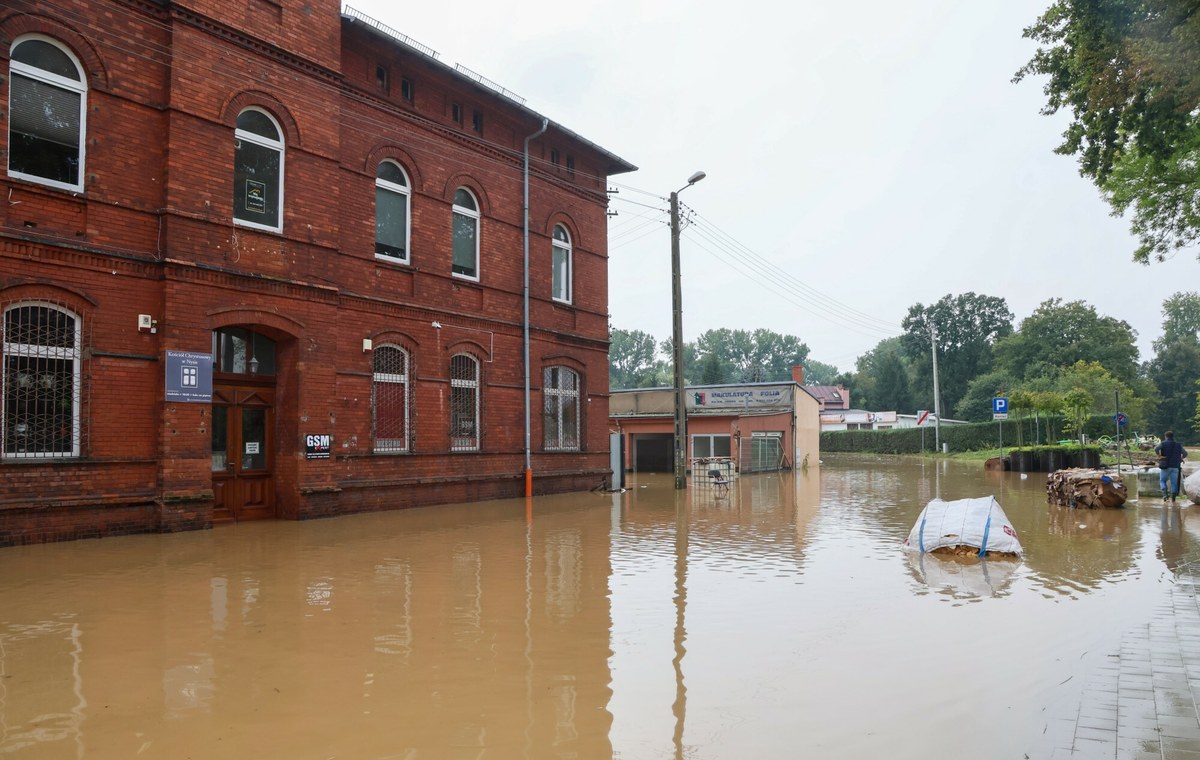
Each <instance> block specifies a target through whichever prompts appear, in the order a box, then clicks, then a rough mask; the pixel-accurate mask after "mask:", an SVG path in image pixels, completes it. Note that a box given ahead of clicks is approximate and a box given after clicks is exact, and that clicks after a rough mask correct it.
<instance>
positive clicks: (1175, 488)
mask: <svg viewBox="0 0 1200 760" xmlns="http://www.w3.org/2000/svg"><path fill="white" fill-rule="evenodd" d="M1163 439H1164V440H1163V442H1162V443H1160V444H1158V445H1157V446H1155V447H1154V453H1155V454H1158V487H1159V488H1161V489H1162V495H1163V501H1168V500H1169V501H1175V499H1176V497H1178V496H1179V469H1180V468H1181V467H1182V466H1183V460H1184V459H1187V449H1185V448H1183V446H1182V445H1180V444H1179V443H1176V441H1175V433H1174V431H1171V430H1168V431H1167V432H1165V433H1163Z"/></svg>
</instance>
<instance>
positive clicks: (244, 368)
mask: <svg viewBox="0 0 1200 760" xmlns="http://www.w3.org/2000/svg"><path fill="white" fill-rule="evenodd" d="M212 356H213V372H214V373H217V374H222V375H256V376H259V377H264V378H267V377H274V376H275V341H273V340H271V339H270V338H268V337H267V336H265V335H263V334H261V333H257V332H255V331H254V330H251V329H247V328H245V327H222V328H220V329H217V330H213V334H212Z"/></svg>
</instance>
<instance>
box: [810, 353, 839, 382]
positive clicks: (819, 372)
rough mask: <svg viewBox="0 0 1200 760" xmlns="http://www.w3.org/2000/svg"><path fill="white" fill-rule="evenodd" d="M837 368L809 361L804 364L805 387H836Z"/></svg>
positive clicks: (812, 360)
mask: <svg viewBox="0 0 1200 760" xmlns="http://www.w3.org/2000/svg"><path fill="white" fill-rule="evenodd" d="M837 376H838V368H837V367H835V366H833V365H832V364H826V363H824V362H819V361H817V360H816V359H809V360H808V361H806V362H804V384H805V385H837V382H836V381H837Z"/></svg>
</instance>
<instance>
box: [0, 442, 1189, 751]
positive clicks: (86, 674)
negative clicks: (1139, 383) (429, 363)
mask: <svg viewBox="0 0 1200 760" xmlns="http://www.w3.org/2000/svg"><path fill="white" fill-rule="evenodd" d="M988 494H994V495H995V496H996V497H997V498H998V499H999V501H1000V503H1001V504H1002V505H1003V507H1004V509H1005V511H1006V512H1007V514H1008V516H1009V517H1010V519H1011V520H1012V522H1013V523H1014V525H1015V526H1016V528H1017V530H1018V532H1019V534H1020V537H1021V540H1022V542H1023V544H1024V546H1025V550H1026V556H1025V558H1024V560H1023V561H1021V562H1019V563H1016V562H997V561H992V562H988V563H986V564H980V563H978V562H965V563H964V562H958V563H955V562H946V561H942V560H938V559H932V558H926V559H925V560H924V561H919V560H916V559H914V558H911V557H909V556H906V555H905V553H904V552H902V551H901V549H900V543H901V541H902V540H903V539H904V537H905V536H906V535H907V533H908V531H909V530H910V529H911V527H912V525H913V523H914V521H915V520H916V517H917V514H918V513H919V512H920V510H921V508H922V507H923V506H924V504H925V503H926V502H927V501H928V500H929V499H931V498H933V497H934V496H935V495H940V496H941V497H942V498H947V499H953V498H962V497H968V496H981V495H988ZM1198 536H1200V512H1197V513H1196V514H1192V512H1191V511H1189V510H1188V509H1183V510H1180V509H1178V508H1168V507H1165V506H1164V505H1163V504H1162V503H1161V501H1158V500H1156V499H1152V498H1146V499H1142V500H1140V502H1139V503H1137V504H1136V505H1133V506H1131V508H1128V509H1125V510H1119V511H1116V510H1114V511H1104V512H1085V511H1071V510H1068V509H1065V508H1060V507H1055V506H1049V505H1047V503H1046V500H1045V494H1044V476H1038V475H1030V476H1029V477H1028V478H1027V479H1025V480H1022V479H1020V476H1019V475H1015V474H1003V475H1001V474H996V473H984V472H983V471H982V469H981V467H980V466H979V465H976V464H970V465H963V464H953V463H942V464H941V465H934V464H924V465H922V464H921V463H919V462H897V461H887V460H874V459H854V460H852V459H842V460H837V459H836V458H832V457H831V458H830V461H827V462H826V464H825V465H824V466H823V467H822V468H821V469H819V470H817V469H813V470H811V471H809V472H808V473H796V474H783V475H755V476H746V477H743V478H741V479H740V480H739V481H737V482H736V484H735V487H734V488H733V489H732V491H731V493H729V494H728V495H724V494H719V493H716V492H714V491H713V490H711V489H709V488H703V487H697V486H693V487H692V488H691V489H690V490H689V491H688V492H687V493H686V494H678V493H676V492H675V491H674V489H673V488H672V480H671V478H670V476H638V477H635V478H634V479H633V481H632V483H631V488H630V490H629V491H628V492H626V493H624V494H612V495H609V494H590V493H589V494H573V495H567V496H556V497H542V498H537V499H533V500H531V501H529V502H526V501H525V500H523V499H522V500H513V501H502V502H488V503H484V504H465V505H451V506H445V507H432V508H427V509H415V510H407V511H403V512H394V513H388V514H379V515H366V516H354V517H346V518H339V519H334V520H319V521H312V522H306V523H293V522H268V523H252V524H243V525H238V526H234V527H226V528H219V529H216V530H212V531H206V532H201V533H188V534H181V535H169V536H134V537H128V538H117V539H104V540H99V541H81V542H75V543H67V544H54V545H47V546H33V547H15V548H9V549H2V550H0V756H13V757H20V758H76V757H77V758H84V757H86V758H187V757H191V758H316V759H320V760H324V759H326V758H412V759H416V758H557V757H562V758H605V757H621V758H633V759H637V760H640V759H641V758H683V757H687V758H746V757H761V758H775V757H780V758H782V757H820V758H918V757H927V756H929V753H930V751H931V750H935V749H939V748H940V750H941V751H946V750H949V751H950V752H951V755H952V756H954V755H955V754H956V750H955V749H954V748H959V749H961V750H962V751H963V752H964V753H965V752H966V751H967V749H968V748H970V751H971V754H973V755H975V756H979V757H989V758H1020V757H1022V755H1023V753H1024V752H1025V751H1026V750H1028V749H1029V747H1030V746H1031V745H1032V744H1033V742H1034V739H1035V738H1036V736H1037V735H1038V734H1039V733H1040V732H1041V730H1042V727H1043V725H1044V723H1045V720H1046V715H1047V713H1048V711H1050V710H1051V709H1052V708H1053V707H1054V706H1056V705H1061V704H1065V703H1070V702H1071V701H1072V700H1074V701H1076V702H1077V701H1078V699H1079V685H1080V684H1081V682H1082V681H1083V680H1084V679H1083V675H1084V674H1086V673H1087V671H1088V669H1089V668H1092V667H1096V666H1097V665H1098V664H1100V663H1102V662H1103V661H1104V659H1105V658H1106V657H1108V656H1109V655H1110V654H1111V653H1112V650H1113V648H1114V647H1115V645H1116V643H1117V642H1118V641H1119V636H1120V633H1121V632H1122V631H1123V630H1125V629H1127V628H1128V627H1130V626H1132V625H1135V624H1138V623H1144V622H1145V621H1147V620H1148V619H1149V617H1150V614H1151V611H1152V609H1153V607H1154V606H1155V605H1156V604H1157V602H1158V601H1159V599H1161V598H1162V596H1163V594H1164V591H1165V590H1166V589H1167V588H1168V585H1169V584H1171V583H1172V582H1173V578H1174V572H1176V571H1177V570H1178V569H1180V568H1182V567H1186V566H1188V565H1189V564H1190V563H1191V562H1193V561H1195V560H1196V559H1200V539H1198V538H1197V537H1198Z"/></svg>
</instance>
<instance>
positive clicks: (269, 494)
mask: <svg viewBox="0 0 1200 760" xmlns="http://www.w3.org/2000/svg"><path fill="white" fill-rule="evenodd" d="M212 422H213V424H212V477H213V496H214V506H213V521H214V522H230V521H233V522H236V521H240V520H262V519H266V518H273V517H275V477H274V472H273V471H274V464H275V462H274V460H275V446H274V436H273V431H274V428H275V389H274V388H264V387H253V386H236V385H216V386H214V387H213V419H212Z"/></svg>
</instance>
